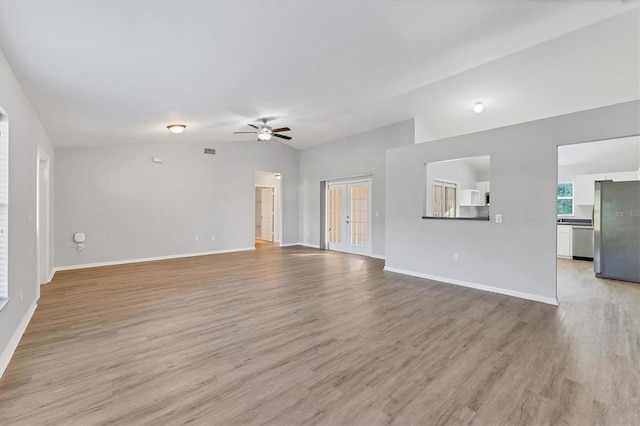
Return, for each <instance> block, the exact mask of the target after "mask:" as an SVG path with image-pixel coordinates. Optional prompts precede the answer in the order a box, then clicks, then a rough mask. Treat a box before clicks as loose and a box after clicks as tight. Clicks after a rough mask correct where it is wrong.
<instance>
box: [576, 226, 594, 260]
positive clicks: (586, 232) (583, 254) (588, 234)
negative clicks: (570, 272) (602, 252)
mask: <svg viewBox="0 0 640 426" xmlns="http://www.w3.org/2000/svg"><path fill="white" fill-rule="evenodd" d="M572 245H573V258H574V259H578V260H593V226H573V243H572Z"/></svg>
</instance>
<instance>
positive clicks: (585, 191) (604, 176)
mask: <svg viewBox="0 0 640 426" xmlns="http://www.w3.org/2000/svg"><path fill="white" fill-rule="evenodd" d="M597 180H613V181H616V182H622V181H627V180H637V172H635V171H631V172H611V173H595V174H588V175H578V176H576V182H575V187H574V203H575V204H577V205H580V206H581V205H590V206H592V205H593V194H594V191H595V181H597Z"/></svg>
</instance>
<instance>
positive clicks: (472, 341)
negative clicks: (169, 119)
mask: <svg viewBox="0 0 640 426" xmlns="http://www.w3.org/2000/svg"><path fill="white" fill-rule="evenodd" d="M258 246H259V247H258V250H256V251H255V252H243V253H230V254H222V255H213V256H202V257H194V258H185V259H176V260H167V261H159V262H148V263H141V264H131V265H122V266H112V267H102V268H92V269H85V270H76V271H67V272H59V273H58V274H56V277H55V279H54V281H53V282H52V283H51V284H49V285H47V286H45V287H43V289H42V298H41V299H40V302H39V307H38V309H37V311H36V313H35V315H34V318H33V319H32V321H31V324H30V325H29V327H28V329H27V332H26V334H25V336H24V337H23V339H22V341H21V343H20V345H19V347H18V349H17V351H16V354H15V356H14V359H13V360H12V362H11V364H10V366H9V368H8V370H7V372H6V373H5V375H4V377H3V378H2V379H1V380H0V424H2V425H45V424H46V425H49V424H54V425H92V424H122V425H137V424H186V423H190V424H202V425H209V424H230V425H244V424H271V425H284V424H286V425H292V424H309V425H316V424H318V425H321V424H442V425H444V424H452V425H458V424H478V425H488V424H491V425H502V424H504V425H514V424H518V425H525V424H575V425H582V424H626V425H637V424H640V414H639V412H640V390H639V388H640V385H639V383H640V355H639V348H640V336H639V333H640V286H639V285H637V284H633V283H624V282H619V281H610V280H602V279H596V278H595V277H594V275H593V273H592V272H591V270H590V267H591V263H589V262H581V261H568V260H559V263H558V266H559V285H558V290H559V298H560V301H561V305H560V306H559V307H553V306H548V305H544V304H541V303H536V302H530V301H525V300H520V299H515V298H511V297H507V296H500V295H496V294H491V293H485V292H480V291H475V290H471V289H465V288H462V287H456V286H452V285H447V284H442V283H437V282H433V281H429V280H424V279H419V278H414V277H408V276H403V275H399V274H394V273H389V272H384V271H383V270H382V268H383V266H384V263H383V261H381V260H376V259H370V258H366V257H360V256H352V255H346V254H340V253H334V252H326V251H319V250H314V249H308V248H303V247H288V248H276V247H273V246H272V245H271V244H266V243H261V244H259V245H258ZM517 279H518V277H514V280H517Z"/></svg>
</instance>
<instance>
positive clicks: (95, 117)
mask: <svg viewBox="0 0 640 426" xmlns="http://www.w3.org/2000/svg"><path fill="white" fill-rule="evenodd" d="M639 11H640V9H639V8H638V1H636V0H631V1H624V2H623V1H618V0H605V1H531V0H529V1H518V2H514V1H504V0H476V1H472V0H466V1H452V0H431V1H423V2H418V1H360V2H355V1H332V2H324V1H304V2H296V1H253V2H247V1H208V2H206V1H162V2H160V1H144V0H137V1H128V2H127V1H119V2H115V1H89V0H85V1H49V0H44V1H43V0H34V1H18V0H0V47H1V48H2V50H3V51H4V53H5V55H6V57H7V59H8V61H9V63H10V64H11V65H12V67H13V69H14V71H15V73H16V74H17V76H18V78H19V79H20V81H21V83H22V85H23V87H24V88H25V91H26V92H27V95H28V96H29V98H30V99H31V101H32V103H33V104H34V106H35V108H36V110H37V112H38V114H39V116H40V118H41V120H42V122H43V125H44V126H45V128H46V129H47V131H48V132H49V135H50V136H51V139H52V142H53V143H54V145H56V146H80V145H102V144H111V143H139V142H156V141H168V140H175V138H181V140H184V141H186V142H188V141H194V142H195V141H198V142H200V141H207V142H215V141H230V140H237V141H243V140H251V135H235V136H234V135H232V132H233V131H237V130H246V127H244V124H245V123H247V122H253V121H255V120H256V119H257V118H260V117H274V118H275V120H274V121H273V123H272V125H273V126H277V127H280V126H289V127H291V128H292V129H293V131H292V132H291V133H290V135H291V136H292V137H293V138H294V139H293V140H292V141H291V142H290V143H289V145H291V146H295V147H298V148H304V147H308V146H312V145H315V144H318V143H323V142H327V141H330V140H334V139H338V138H341V137H344V136H347V135H350V134H354V133H357V132H362V131H366V130H370V129H372V128H375V127H380V126H382V125H386V124H391V123H393V122H397V121H400V120H404V119H408V118H412V117H417V118H418V120H419V121H420V122H421V123H422V124H423V125H424V126H425V127H426V128H427V131H428V132H429V133H431V135H432V136H433V137H446V136H452V135H455V134H461V133H468V132H471V131H477V130H483V129H487V128H491V127H497V126H502V125H508V124H514V123H517V122H522V121H528V120H531V119H536V118H542V117H545V116H550V115H557V114H559V113H566V112H572V111H576V110H580V109H587V108H593V107H597V106H603V105H608V104H612V103H617V102H623V101H626V100H632V99H638V98H640V95H639V92H640V88H639V86H638V84H639V83H638V78H637V76H638V73H639V67H640V65H639V64H640V60H639V59H638V56H639V55H640V53H639V52H640V48H638V46H639V44H640V41H639V39H640V36H639V30H638V28H639V24H638V20H639V19H638V18H639V17H640V15H639V13H640V12H639ZM609 18H611V19H609ZM594 23H597V24H595V25H592V24H594ZM581 28H583V29H581ZM579 29H580V30H579ZM576 30H578V31H576ZM563 34H566V35H565V36H563V37H560V38H557V37H559V36H562V35H563ZM552 39H554V40H552ZM548 40H552V41H549V42H547V43H544V44H540V43H543V42H546V41H548ZM536 45H537V46H536ZM531 46H534V47H531ZM530 47H531V48H530ZM527 48H530V49H527ZM523 49H527V50H525V51H522V50H523ZM514 52H520V53H515V54H513V53H514ZM507 55H509V56H507ZM499 58H502V59H499ZM496 59H498V60H497V61H495V60H496ZM491 61H494V62H491ZM550 61H552V62H550ZM489 62H491V63H489ZM483 64H486V65H483ZM480 65H483V66H480ZM479 66H480V67H479ZM476 67H477V68H476ZM465 70H466V72H463V71H465ZM634 73H635V74H634ZM456 74H457V75H456ZM452 76H453V77H452ZM585 89H587V90H585ZM477 100H482V101H483V102H484V103H485V105H486V109H485V112H483V113H482V114H478V115H474V114H473V113H471V107H472V106H473V103H474V102H475V101H477ZM172 122H183V123H185V124H187V125H188V128H187V130H186V132H185V133H184V134H182V135H180V136H176V135H172V134H169V132H168V131H167V130H166V129H165V128H164V126H166V125H167V124H170V123H172Z"/></svg>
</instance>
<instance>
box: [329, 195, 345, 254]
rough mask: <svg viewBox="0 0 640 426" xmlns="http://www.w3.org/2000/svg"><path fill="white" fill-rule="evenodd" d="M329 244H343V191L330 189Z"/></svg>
mask: <svg viewBox="0 0 640 426" xmlns="http://www.w3.org/2000/svg"><path fill="white" fill-rule="evenodd" d="M327 216H328V228H329V242H330V243H340V242H342V189H340V188H329V214H328V215H327Z"/></svg>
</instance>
